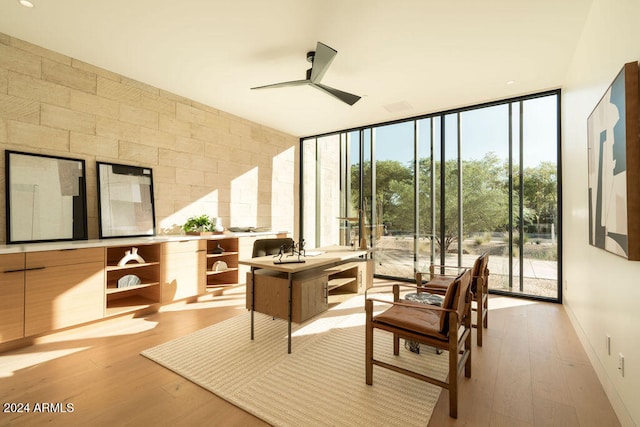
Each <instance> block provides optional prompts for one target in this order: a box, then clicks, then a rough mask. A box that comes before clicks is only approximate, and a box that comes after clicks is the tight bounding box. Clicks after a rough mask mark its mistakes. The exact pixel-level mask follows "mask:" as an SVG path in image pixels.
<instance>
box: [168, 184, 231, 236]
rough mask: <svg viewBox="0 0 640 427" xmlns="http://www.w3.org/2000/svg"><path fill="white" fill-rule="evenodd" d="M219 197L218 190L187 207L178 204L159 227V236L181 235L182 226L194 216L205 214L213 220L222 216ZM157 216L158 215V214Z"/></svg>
mask: <svg viewBox="0 0 640 427" xmlns="http://www.w3.org/2000/svg"><path fill="white" fill-rule="evenodd" d="M219 197H220V196H219V192H218V190H213V191H211V192H210V193H208V194H206V195H204V196H202V197H200V198H199V199H196V200H195V201H194V202H192V203H189V204H188V205H186V206H180V205H179V204H178V203H176V206H173V208H174V209H173V213H171V214H170V215H169V216H167V217H165V218H164V219H162V220H161V221H160V224H158V225H157V230H156V232H157V234H179V233H180V232H181V226H182V224H184V223H185V222H186V221H187V219H189V218H191V217H192V216H200V215H203V214H206V215H209V216H210V217H213V218H216V217H218V216H220V212H219V208H218V206H219ZM156 215H158V213H157V212H156Z"/></svg>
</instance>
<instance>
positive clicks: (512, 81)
mask: <svg viewBox="0 0 640 427" xmlns="http://www.w3.org/2000/svg"><path fill="white" fill-rule="evenodd" d="M515 82H516V81H515V80H509V81H508V82H507V84H508V85H512V84H514V83H515Z"/></svg>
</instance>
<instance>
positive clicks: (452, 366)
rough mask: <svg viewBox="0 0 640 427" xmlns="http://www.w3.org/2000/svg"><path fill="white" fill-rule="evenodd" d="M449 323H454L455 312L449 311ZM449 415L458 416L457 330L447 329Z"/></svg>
mask: <svg viewBox="0 0 640 427" xmlns="http://www.w3.org/2000/svg"><path fill="white" fill-rule="evenodd" d="M449 324H450V325H456V324H457V320H456V316H455V313H449ZM449 416H450V417H452V418H458V331H457V330H451V331H449Z"/></svg>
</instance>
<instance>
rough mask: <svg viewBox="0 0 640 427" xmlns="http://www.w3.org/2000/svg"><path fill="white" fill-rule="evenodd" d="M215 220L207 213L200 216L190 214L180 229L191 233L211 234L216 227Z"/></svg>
mask: <svg viewBox="0 0 640 427" xmlns="http://www.w3.org/2000/svg"><path fill="white" fill-rule="evenodd" d="M216 222H217V221H216V220H214V219H212V218H211V217H209V215H206V214H202V215H200V216H192V217H191V218H189V219H187V221H186V222H185V223H184V224H183V225H182V229H183V230H184V231H185V232H186V233H187V234H192V235H207V234H213V232H214V231H216V230H215V227H216Z"/></svg>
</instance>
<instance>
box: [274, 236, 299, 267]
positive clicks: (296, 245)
mask: <svg viewBox="0 0 640 427" xmlns="http://www.w3.org/2000/svg"><path fill="white" fill-rule="evenodd" d="M289 249H291V253H290V254H288V255H287V258H289V257H290V256H291V257H294V256H296V255H297V256H298V259H297V260H289V259H286V258H285V259H284V260H283V259H282V256H283V255H284V254H285V252H288V251H289ZM301 256H305V251H304V239H302V240H300V242H299V243H296V242H292V243H291V246H289V247H286V245H282V246H280V251H279V252H278V254H277V255H274V258H277V260H274V261H273V263H274V264H299V263H303V262H305V261H304V260H303V259H300V257H301Z"/></svg>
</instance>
